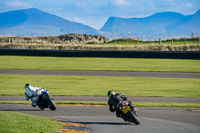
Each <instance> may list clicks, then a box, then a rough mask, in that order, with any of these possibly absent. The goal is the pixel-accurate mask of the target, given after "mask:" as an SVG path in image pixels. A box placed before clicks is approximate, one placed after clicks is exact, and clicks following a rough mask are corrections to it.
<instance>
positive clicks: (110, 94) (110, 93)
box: [108, 90, 115, 98]
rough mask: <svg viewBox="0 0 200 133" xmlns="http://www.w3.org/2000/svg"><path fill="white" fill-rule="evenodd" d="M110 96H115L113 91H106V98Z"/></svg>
mask: <svg viewBox="0 0 200 133" xmlns="http://www.w3.org/2000/svg"><path fill="white" fill-rule="evenodd" d="M112 95H115V92H114V91H113V90H110V91H108V97H109V98H110V97H111V96H112Z"/></svg>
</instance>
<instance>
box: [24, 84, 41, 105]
mask: <svg viewBox="0 0 200 133" xmlns="http://www.w3.org/2000/svg"><path fill="white" fill-rule="evenodd" d="M41 91H42V88H41V87H32V86H31V84H29V83H27V84H25V93H24V95H25V97H26V100H29V99H31V101H32V104H31V105H32V106H33V107H35V106H36V102H37V101H38V99H39V96H40V94H41Z"/></svg>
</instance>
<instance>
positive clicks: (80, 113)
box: [0, 70, 200, 133]
mask: <svg viewBox="0 0 200 133" xmlns="http://www.w3.org/2000/svg"><path fill="white" fill-rule="evenodd" d="M51 72H52V73H51ZM56 73H57V75H58V74H59V73H62V74H60V75H63V71H46V70H44V71H36V70H0V74H33V75H39V74H41V75H56ZM69 73H70V74H69ZM77 73H78V74H77ZM81 73H82V74H81ZM73 74H74V75H79V76H120V75H121V76H126V75H127V77H130V76H131V75H132V76H133V77H171V78H183V77H184V78H200V75H199V74H198V73H157V72H152V73H151V72H131V73H129V72H105V71H103V72H98V71H97V72H96V73H92V71H88V73H87V71H86V72H83V71H66V73H64V75H73ZM53 98H54V97H53ZM23 99H24V100H25V98H24V97H21V96H14V97H12V96H1V97H0V101H9V100H11V101H12V100H23ZM54 99H55V100H59V101H62V100H64V101H67V100H69V101H70V100H71V101H76V100H77V101H80V100H81V99H83V100H84V101H85V100H86V99H90V100H91V101H92V100H94V99H95V101H106V100H107V99H106V97H93V98H90V97H70V96H66V97H65V96H63V97H58V96H57V97H55V98H54ZM130 100H135V101H144V102H145V101H151V102H157V101H161V102H168V101H169V102H181V103H182V102H183V103H187V102H189V103H199V102H200V98H148V97H147V98H136V97H131V98H130ZM0 110H1V111H17V112H22V113H28V114H35V115H39V116H44V117H52V118H61V119H63V120H65V121H68V122H73V123H81V124H86V125H88V127H89V131H90V132H92V133H109V132H112V133H161V132H162V133H199V131H200V108H153V107H140V108H138V115H139V119H140V121H141V124H140V125H138V126H137V125H135V124H129V123H126V122H124V121H123V120H122V119H120V118H117V117H116V116H115V114H113V113H111V112H109V110H108V107H107V106H57V110H56V111H50V110H49V109H45V110H44V111H41V110H40V109H39V108H37V107H35V108H33V107H31V106H30V105H24V104H0Z"/></svg>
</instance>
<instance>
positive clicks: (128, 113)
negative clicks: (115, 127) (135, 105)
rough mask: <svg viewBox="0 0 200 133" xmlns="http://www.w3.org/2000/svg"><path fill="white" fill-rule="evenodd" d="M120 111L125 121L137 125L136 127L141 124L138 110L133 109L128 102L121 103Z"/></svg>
mask: <svg viewBox="0 0 200 133" xmlns="http://www.w3.org/2000/svg"><path fill="white" fill-rule="evenodd" d="M119 111H120V112H121V113H122V115H121V118H122V119H124V121H127V122H130V123H135V124H136V125H139V124H140V121H139V119H138V116H137V114H136V109H134V110H133V109H131V108H130V106H129V102H128V101H123V102H120V103H119Z"/></svg>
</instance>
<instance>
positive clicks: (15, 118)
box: [0, 111, 63, 133]
mask: <svg viewBox="0 0 200 133" xmlns="http://www.w3.org/2000/svg"><path fill="white" fill-rule="evenodd" d="M0 116H1V117H0V133H53V132H56V131H58V130H59V129H62V127H63V125H62V124H61V123H59V122H57V121H52V120H49V119H48V118H44V117H39V116H34V115H28V114H22V113H18V112H8V111H7V112H4V111H0Z"/></svg>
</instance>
